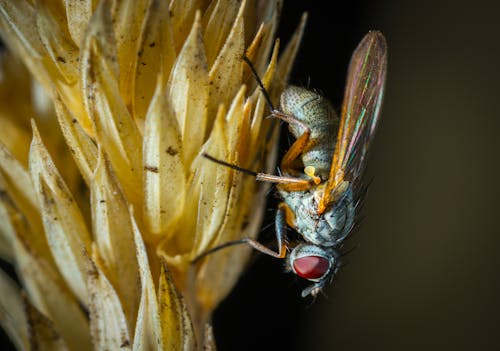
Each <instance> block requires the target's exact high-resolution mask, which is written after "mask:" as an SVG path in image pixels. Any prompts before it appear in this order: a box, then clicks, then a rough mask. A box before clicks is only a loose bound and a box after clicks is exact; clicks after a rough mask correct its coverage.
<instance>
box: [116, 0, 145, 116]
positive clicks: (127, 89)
mask: <svg viewBox="0 0 500 351" xmlns="http://www.w3.org/2000/svg"><path fill="white" fill-rule="evenodd" d="M151 2H152V0H120V1H115V2H114V9H113V10H114V11H113V29H114V33H115V38H116V57H117V60H118V61H117V62H118V66H119V67H120V76H119V77H118V85H119V87H120V90H119V91H120V93H121V96H122V98H123V101H124V103H125V105H126V106H130V105H131V103H132V94H133V92H134V85H135V84H134V83H135V71H136V67H137V64H138V63H139V60H140V59H141V55H142V53H141V51H139V47H140V42H141V41H142V36H143V34H144V33H143V28H144V21H145V20H146V19H145V15H146V14H147V10H148V9H149V7H150V4H151Z"/></svg>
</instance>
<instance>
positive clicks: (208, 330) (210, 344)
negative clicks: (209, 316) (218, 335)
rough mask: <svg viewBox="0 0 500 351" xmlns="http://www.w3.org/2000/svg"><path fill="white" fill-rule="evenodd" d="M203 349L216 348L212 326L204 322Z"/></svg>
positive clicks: (210, 349) (205, 350)
mask: <svg viewBox="0 0 500 351" xmlns="http://www.w3.org/2000/svg"><path fill="white" fill-rule="evenodd" d="M203 350H204V351H216V350H217V347H216V346H215V336H214V331H213V328H212V326H211V325H210V324H205V335H204V341H203Z"/></svg>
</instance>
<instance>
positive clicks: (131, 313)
mask: <svg viewBox="0 0 500 351" xmlns="http://www.w3.org/2000/svg"><path fill="white" fill-rule="evenodd" d="M90 192H91V208H92V226H93V232H94V235H95V239H94V240H95V244H96V246H97V248H98V251H99V256H100V258H101V259H102V262H103V265H104V266H105V268H106V273H107V274H108V278H107V279H109V281H110V282H111V283H112V285H113V287H114V289H116V292H117V294H118V296H119V297H120V299H121V301H122V305H123V311H124V313H125V315H126V316H127V319H128V320H130V321H134V320H135V319H136V314H137V307H138V304H139V291H138V285H137V284H138V282H139V270H138V266H137V259H136V253H135V243H134V234H133V228H132V223H131V222H130V214H129V210H128V205H127V202H126V200H125V197H124V195H123V193H122V190H121V188H120V186H119V184H118V183H117V180H116V177H115V176H114V174H113V173H112V171H111V165H110V164H109V161H108V160H107V159H106V157H105V155H104V154H103V153H101V155H100V157H99V163H98V165H97V169H96V171H95V174H94V178H93V180H92V182H91V187H90ZM130 327H133V322H131V325H130Z"/></svg>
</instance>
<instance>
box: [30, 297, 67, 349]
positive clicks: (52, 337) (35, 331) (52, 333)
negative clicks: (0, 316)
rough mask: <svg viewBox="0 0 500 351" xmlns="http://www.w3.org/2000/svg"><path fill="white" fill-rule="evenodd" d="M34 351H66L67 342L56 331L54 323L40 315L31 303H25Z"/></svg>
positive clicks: (31, 344)
mask: <svg viewBox="0 0 500 351" xmlns="http://www.w3.org/2000/svg"><path fill="white" fill-rule="evenodd" d="M25 306H26V307H25V308H26V314H27V318H28V323H29V338H30V346H31V349H32V350H40V351H52V350H53V351H66V350H69V349H68V347H67V346H66V342H65V341H64V339H62V338H61V335H60V334H59V333H58V332H57V330H56V329H55V325H54V323H53V322H52V321H51V320H50V319H48V318H47V317H45V316H44V315H43V314H42V313H40V312H39V311H38V310H37V309H36V308H35V307H34V306H32V305H31V304H30V303H29V301H25Z"/></svg>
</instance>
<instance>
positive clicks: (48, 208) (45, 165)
mask: <svg viewBox="0 0 500 351" xmlns="http://www.w3.org/2000/svg"><path fill="white" fill-rule="evenodd" d="M29 161H30V173H31V177H32V181H33V184H34V186H35V189H36V191H37V195H38V202H39V206H40V208H41V212H42V219H43V226H44V229H45V233H46V236H47V241H48V243H49V246H50V249H51V251H52V254H53V256H54V260H55V261H56V264H57V266H58V268H59V270H60V272H61V274H62V275H63V276H64V277H65V279H66V280H67V282H68V284H69V285H70V286H71V289H72V290H73V292H74V293H75V294H76V295H77V296H78V298H79V299H80V300H81V301H82V302H83V303H84V304H87V302H88V296H87V289H86V272H85V259H84V256H83V252H84V251H85V250H86V251H87V252H88V251H89V249H90V240H91V239H90V234H89V232H88V230H87V227H86V225H85V221H84V219H83V216H82V214H81V212H80V209H79V208H78V205H77V204H76V202H75V200H74V199H73V196H72V195H71V193H70V192H69V190H68V188H67V186H66V184H65V183H64V180H63V179H62V178H61V176H60V174H59V172H58V171H57V169H56V168H55V166H54V163H53V162H52V160H51V158H50V155H49V154H48V152H47V150H46V149H45V146H44V145H43V143H42V140H41V139H40V135H39V133H38V130H37V128H36V126H35V124H34V123H33V142H32V144H31V149H30V160H29Z"/></svg>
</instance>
